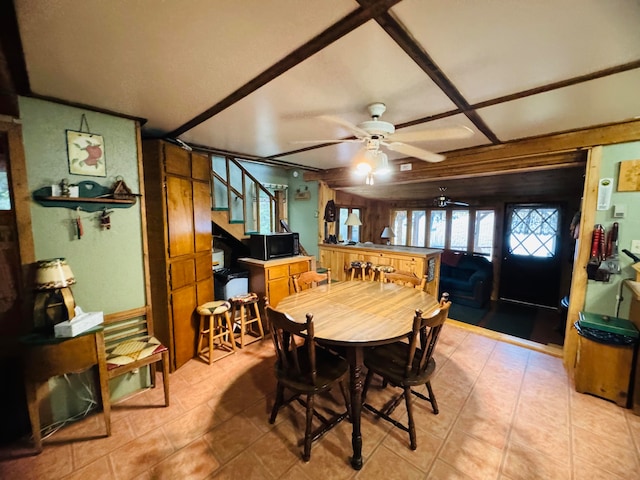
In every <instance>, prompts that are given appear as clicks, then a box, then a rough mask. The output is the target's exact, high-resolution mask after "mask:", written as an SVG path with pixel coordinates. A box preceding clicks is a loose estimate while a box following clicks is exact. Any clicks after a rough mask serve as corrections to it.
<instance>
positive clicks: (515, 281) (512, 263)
mask: <svg viewBox="0 0 640 480" xmlns="http://www.w3.org/2000/svg"><path fill="white" fill-rule="evenodd" d="M561 213H562V212H561V209H560V206H559V205H557V204H507V207H506V214H505V229H504V232H505V238H504V243H503V252H502V269H501V274H500V289H499V291H500V298H501V299H505V300H515V301H519V302H525V303H531V304H535V305H543V306H549V307H554V308H556V307H557V306H558V301H559V298H560V277H561V263H560V245H561V232H560V225H561V222H560V220H561Z"/></svg>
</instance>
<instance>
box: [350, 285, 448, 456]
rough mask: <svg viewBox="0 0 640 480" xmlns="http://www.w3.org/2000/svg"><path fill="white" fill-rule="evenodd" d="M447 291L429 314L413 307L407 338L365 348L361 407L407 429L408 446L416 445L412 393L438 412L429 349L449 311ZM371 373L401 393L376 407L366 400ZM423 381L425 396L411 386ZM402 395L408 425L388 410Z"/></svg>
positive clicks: (431, 348) (434, 362)
mask: <svg viewBox="0 0 640 480" xmlns="http://www.w3.org/2000/svg"><path fill="white" fill-rule="evenodd" d="M450 306H451V302H449V294H447V293H444V294H443V295H442V298H441V299H440V304H439V307H438V309H437V310H436V311H435V312H434V313H433V314H432V315H430V316H428V317H426V318H425V317H423V312H422V311H420V310H416V313H415V316H414V318H413V329H412V333H411V335H410V336H409V341H408V342H403V341H398V342H395V343H391V344H388V345H381V346H379V347H372V348H370V349H367V350H365V353H364V364H365V366H366V367H367V369H368V372H367V377H366V379H365V382H364V388H363V391H362V401H363V407H364V408H366V409H367V410H369V411H371V412H373V413H375V414H376V415H377V416H379V417H381V418H383V419H384V420H387V421H388V422H390V423H392V424H393V425H395V426H396V427H398V428H400V429H401V430H404V431H405V432H408V433H409V439H410V443H411V450H415V449H416V448H417V443H416V428H415V422H414V420H413V406H412V395H415V396H417V397H419V398H421V399H423V400H426V401H428V402H429V403H431V408H432V409H433V413H434V414H435V415H437V414H438V412H439V410H438V403H437V402H436V397H435V395H434V393H433V389H432V388H431V376H432V375H433V373H434V371H435V369H436V361H435V359H434V358H433V352H434V350H435V348H436V344H437V342H438V337H439V336H440V331H441V330H442V326H443V325H444V322H445V320H446V319H447V315H448V313H449V307H450ZM374 375H380V376H381V377H382V379H383V381H384V382H385V383H388V384H390V385H391V386H393V387H397V388H401V389H402V393H400V394H399V395H397V396H395V397H394V398H393V399H392V400H391V401H389V402H387V403H386V404H385V407H384V408H383V409H381V410H380V409H377V408H375V407H373V406H372V405H370V404H368V403H366V396H367V391H368V390H369V387H370V386H371V380H372V378H373V376H374ZM420 385H425V386H426V387H427V391H428V393H429V396H425V395H424V394H422V393H420V392H418V391H416V390H413V388H415V387H418V386H420ZM403 399H404V401H405V404H406V408H407V419H408V422H407V423H408V425H405V424H403V423H401V422H400V421H398V420H396V419H394V418H391V414H392V413H393V411H394V410H395V409H396V407H397V406H398V405H399V404H400V402H402V400H403Z"/></svg>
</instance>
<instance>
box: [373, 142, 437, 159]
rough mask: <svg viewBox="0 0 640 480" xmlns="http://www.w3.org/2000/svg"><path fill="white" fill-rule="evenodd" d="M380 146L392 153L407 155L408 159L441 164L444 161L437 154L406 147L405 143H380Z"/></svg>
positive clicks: (410, 146) (411, 146)
mask: <svg viewBox="0 0 640 480" xmlns="http://www.w3.org/2000/svg"><path fill="white" fill-rule="evenodd" d="M382 145H385V146H386V147H387V148H388V149H389V150H391V151H392V152H400V153H404V154H405V155H409V156H410V157H415V158H419V159H420V160H425V161H427V162H434V163H435V162H441V161H442V160H444V159H445V156H444V155H440V154H438V153H433V152H430V151H428V150H424V149H422V148H418V147H414V146H413V145H407V144H406V143H401V142H389V143H387V142H382Z"/></svg>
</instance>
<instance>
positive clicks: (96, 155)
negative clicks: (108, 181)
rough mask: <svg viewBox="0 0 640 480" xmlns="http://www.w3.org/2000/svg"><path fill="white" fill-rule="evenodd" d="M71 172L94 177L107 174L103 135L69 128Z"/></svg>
mask: <svg viewBox="0 0 640 480" xmlns="http://www.w3.org/2000/svg"><path fill="white" fill-rule="evenodd" d="M67 155H68V157H69V173H71V174H73V175H89V176H93V177H106V176H107V161H106V158H105V154H104V138H102V135H96V134H95V133H88V132H76V131H74V130H67Z"/></svg>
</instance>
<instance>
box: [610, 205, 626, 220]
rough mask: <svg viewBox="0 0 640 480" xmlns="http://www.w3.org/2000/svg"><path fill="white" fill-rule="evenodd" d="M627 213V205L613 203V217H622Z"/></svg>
mask: <svg viewBox="0 0 640 480" xmlns="http://www.w3.org/2000/svg"><path fill="white" fill-rule="evenodd" d="M626 214H627V206H626V205H620V204H618V205H614V206H613V218H624V216H625V215H626Z"/></svg>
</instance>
